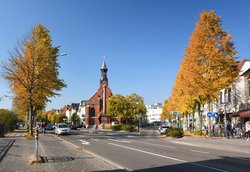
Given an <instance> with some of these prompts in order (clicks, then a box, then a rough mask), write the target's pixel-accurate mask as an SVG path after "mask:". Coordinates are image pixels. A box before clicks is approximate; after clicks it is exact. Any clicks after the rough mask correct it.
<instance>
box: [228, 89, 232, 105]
mask: <svg viewBox="0 0 250 172" xmlns="http://www.w3.org/2000/svg"><path fill="white" fill-rule="evenodd" d="M228 102H231V88H228Z"/></svg>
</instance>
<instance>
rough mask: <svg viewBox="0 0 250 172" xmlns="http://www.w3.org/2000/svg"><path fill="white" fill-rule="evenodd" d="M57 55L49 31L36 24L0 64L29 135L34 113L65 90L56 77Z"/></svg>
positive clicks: (62, 82) (57, 50) (57, 73)
mask: <svg viewBox="0 0 250 172" xmlns="http://www.w3.org/2000/svg"><path fill="white" fill-rule="evenodd" d="M58 53H59V47H54V46H53V45H52V38H51V36H50V35H49V30H47V29H46V28H45V26H43V25H41V24H38V25H37V26H36V27H34V28H33V29H32V32H31V35H30V36H29V37H28V38H27V39H25V40H24V41H22V42H21V43H18V45H17V47H16V48H15V49H14V51H13V52H11V53H10V58H9V59H8V62H7V63H3V64H2V69H3V74H4V78H5V79H6V80H7V81H8V82H9V84H10V87H11V90H12V92H13V94H14V99H13V104H14V105H15V106H16V107H17V108H18V109H20V110H22V111H23V112H26V113H27V114H28V115H27V116H28V121H29V122H28V124H29V133H30V134H31V135H33V131H32V127H33V120H34V117H35V116H36V111H37V110H42V109H44V108H45V106H46V103H47V102H49V101H50V97H53V96H57V95H59V94H58V91H60V90H61V89H62V88H63V87H66V84H65V83H64V81H63V80H62V79H60V78H59V72H58V69H59V68H60V66H59V63H58V56H59V54H58Z"/></svg>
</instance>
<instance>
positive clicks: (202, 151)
mask: <svg viewBox="0 0 250 172" xmlns="http://www.w3.org/2000/svg"><path fill="white" fill-rule="evenodd" d="M190 151H191V152H197V153H203V154H209V152H204V151H198V150H190Z"/></svg>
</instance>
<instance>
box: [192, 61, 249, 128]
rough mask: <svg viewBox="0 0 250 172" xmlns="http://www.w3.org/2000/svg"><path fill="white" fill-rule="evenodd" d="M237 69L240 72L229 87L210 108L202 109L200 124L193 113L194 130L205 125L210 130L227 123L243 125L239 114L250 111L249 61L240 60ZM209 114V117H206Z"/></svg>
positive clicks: (222, 91) (196, 115)
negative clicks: (214, 126) (240, 123)
mask: <svg viewBox="0 0 250 172" xmlns="http://www.w3.org/2000/svg"><path fill="white" fill-rule="evenodd" d="M238 69H239V70H240V72H239V77H238V78H237V80H236V81H235V82H234V83H233V84H232V85H231V86H230V87H228V88H225V89H223V90H221V91H220V93H219V97H218V100H217V101H216V102H214V103H211V105H210V108H209V106H208V104H206V105H205V106H203V107H202V124H200V119H199V116H198V113H195V116H194V122H195V128H197V129H198V128H199V126H200V125H202V126H204V125H206V126H208V128H209V129H212V127H213V125H214V124H218V123H219V124H225V122H228V121H230V122H231V123H236V122H238V121H240V122H242V125H244V123H245V120H242V119H241V117H240V115H239V114H240V113H241V112H242V111H245V110H250V106H249V105H250V104H249V103H250V77H249V76H250V61H248V60H242V61H241V62H239V63H238ZM209 112H210V114H211V117H208V113H209ZM225 114H226V115H225ZM245 116H246V117H248V115H245ZM249 116H250V112H249ZM246 120H248V119H246Z"/></svg>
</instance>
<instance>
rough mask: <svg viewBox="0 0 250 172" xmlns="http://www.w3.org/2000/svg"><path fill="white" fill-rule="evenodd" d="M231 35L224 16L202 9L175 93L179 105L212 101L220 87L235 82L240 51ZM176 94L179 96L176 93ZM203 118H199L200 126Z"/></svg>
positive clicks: (187, 106)
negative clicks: (224, 25) (237, 49)
mask: <svg viewBox="0 0 250 172" xmlns="http://www.w3.org/2000/svg"><path fill="white" fill-rule="evenodd" d="M231 38H232V36H231V35H230V34H228V33H227V32H226V31H224V30H223V28H222V21H221V17H220V16H217V15H216V14H215V12H214V11H209V12H207V11H203V12H202V13H201V15H200V19H199V20H198V21H197V23H196V27H195V29H194V32H193V33H192V35H191V37H190V41H189V45H188V46H187V47H186V52H185V56H184V58H183V61H182V64H181V67H180V70H179V73H178V75H177V79H176V82H177V83H175V85H174V88H173V90H172V96H173V97H174V98H173V99H174V100H178V103H177V104H178V107H179V108H181V109H182V110H188V111H190V107H193V108H194V109H196V108H197V109H198V113H199V116H200V120H202V118H201V107H202V106H203V105H204V104H206V103H208V104H209V107H210V103H211V102H213V101H214V100H215V99H216V98H217V97H218V93H219V91H220V90H221V89H223V88H226V87H228V86H229V85H231V84H232V83H233V81H234V80H235V78H236V77H237V75H238V71H237V70H236V68H235V67H234V66H235V64H236V60H235V58H234V56H235V54H236V53H237V51H236V50H235V48H234V43H233V42H232V41H231ZM175 96H176V97H175ZM201 124H202V121H200V129H201Z"/></svg>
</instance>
